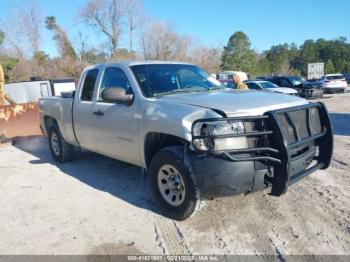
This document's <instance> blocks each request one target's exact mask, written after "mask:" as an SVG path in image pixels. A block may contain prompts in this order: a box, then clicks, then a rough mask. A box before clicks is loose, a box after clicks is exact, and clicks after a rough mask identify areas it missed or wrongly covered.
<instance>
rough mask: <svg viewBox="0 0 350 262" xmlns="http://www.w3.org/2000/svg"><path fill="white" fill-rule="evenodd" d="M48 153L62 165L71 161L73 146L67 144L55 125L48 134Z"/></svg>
mask: <svg viewBox="0 0 350 262" xmlns="http://www.w3.org/2000/svg"><path fill="white" fill-rule="evenodd" d="M48 135H49V145H50V151H51V155H52V157H53V159H54V160H55V161H57V162H60V163H64V162H67V161H69V160H71V159H72V156H73V146H72V145H70V144H68V143H67V142H66V141H65V140H64V138H63V136H62V134H61V132H60V129H59V128H58V126H57V125H54V126H52V127H51V128H50V129H49V132H48Z"/></svg>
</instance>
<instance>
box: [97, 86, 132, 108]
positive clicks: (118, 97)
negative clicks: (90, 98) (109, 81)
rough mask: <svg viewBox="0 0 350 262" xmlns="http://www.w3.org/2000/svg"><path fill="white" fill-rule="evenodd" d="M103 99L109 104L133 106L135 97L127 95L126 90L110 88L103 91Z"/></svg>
mask: <svg viewBox="0 0 350 262" xmlns="http://www.w3.org/2000/svg"><path fill="white" fill-rule="evenodd" d="M101 98H102V100H103V101H104V102H107V103H116V104H125V105H131V103H132V101H133V98H134V96H133V95H127V94H126V91H125V89H124V88H120V87H110V88H106V89H105V90H103V91H102V94H101Z"/></svg>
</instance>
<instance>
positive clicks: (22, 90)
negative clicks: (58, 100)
mask: <svg viewBox="0 0 350 262" xmlns="http://www.w3.org/2000/svg"><path fill="white" fill-rule="evenodd" d="M74 90H75V82H74V79H55V80H37V81H26V82H16V83H9V84H5V87H4V91H5V94H6V95H7V96H8V97H9V98H10V99H12V100H13V101H14V102H15V103H16V104H23V103H30V102H38V101H39V98H40V97H45V96H61V93H62V92H71V91H74Z"/></svg>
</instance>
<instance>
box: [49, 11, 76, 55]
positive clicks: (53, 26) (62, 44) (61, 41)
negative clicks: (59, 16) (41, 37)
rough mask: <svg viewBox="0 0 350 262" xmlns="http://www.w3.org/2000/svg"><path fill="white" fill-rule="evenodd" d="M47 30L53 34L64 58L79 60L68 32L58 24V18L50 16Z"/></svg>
mask: <svg viewBox="0 0 350 262" xmlns="http://www.w3.org/2000/svg"><path fill="white" fill-rule="evenodd" d="M45 24H46V28H47V29H48V30H50V31H51V32H53V34H54V36H53V39H54V40H55V41H56V44H57V47H58V49H59V52H60V54H61V56H62V57H63V58H71V59H74V60H75V59H77V54H76V52H75V50H74V47H73V45H72V43H71V42H70V41H69V39H68V36H67V34H66V32H65V31H64V30H63V29H62V28H61V27H60V26H59V25H58V24H57V23H56V17H54V16H48V17H46V20H45Z"/></svg>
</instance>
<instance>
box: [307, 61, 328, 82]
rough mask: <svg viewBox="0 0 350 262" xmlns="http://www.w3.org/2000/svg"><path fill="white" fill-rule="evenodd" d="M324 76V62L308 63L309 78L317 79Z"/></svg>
mask: <svg viewBox="0 0 350 262" xmlns="http://www.w3.org/2000/svg"><path fill="white" fill-rule="evenodd" d="M322 76H324V63H310V64H307V79H308V80H315V79H316V80H317V79H321V78H322Z"/></svg>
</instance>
